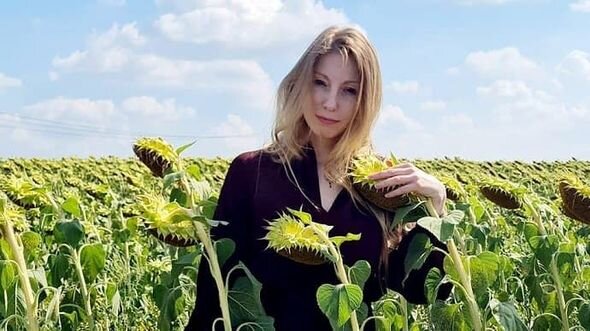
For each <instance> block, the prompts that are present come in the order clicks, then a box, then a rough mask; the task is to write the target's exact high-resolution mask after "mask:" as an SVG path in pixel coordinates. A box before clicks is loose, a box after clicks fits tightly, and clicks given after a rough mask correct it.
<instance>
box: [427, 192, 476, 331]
mask: <svg viewBox="0 0 590 331" xmlns="http://www.w3.org/2000/svg"><path fill="white" fill-rule="evenodd" d="M426 208H427V210H428V212H429V213H430V215H431V216H433V217H439V216H438V213H437V212H436V209H435V208H434V206H433V205H432V200H431V199H428V200H427V201H426ZM447 248H448V249H449V256H450V257H451V260H452V261H453V265H454V266H455V269H456V270H457V273H458V274H459V282H460V283H461V285H462V286H463V287H464V288H465V296H466V298H467V307H468V309H469V316H470V317H471V321H472V322H473V330H475V331H481V330H483V326H482V323H481V314H480V312H479V307H478V306H477V301H475V294H474V293H473V288H472V287H471V275H470V273H469V271H470V270H467V271H466V270H465V268H464V267H463V261H462V260H461V255H460V254H459V251H458V250H457V246H456V245H455V241H454V240H453V238H450V239H449V240H447Z"/></svg>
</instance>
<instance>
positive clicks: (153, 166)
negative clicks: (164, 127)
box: [133, 138, 180, 177]
mask: <svg viewBox="0 0 590 331" xmlns="http://www.w3.org/2000/svg"><path fill="white" fill-rule="evenodd" d="M133 152H134V153H135V155H137V157H138V158H139V160H140V161H141V162H142V163H143V164H145V165H146V166H147V167H148V168H149V169H150V170H151V172H152V174H154V176H156V177H164V174H165V173H166V171H167V170H168V169H170V168H173V167H174V166H176V165H177V164H178V160H179V158H180V156H179V155H178V153H177V152H176V151H175V150H174V148H173V147H172V146H171V145H170V144H168V143H167V142H166V141H164V140H163V139H162V138H140V139H138V140H137V141H136V142H135V143H134V144H133Z"/></svg>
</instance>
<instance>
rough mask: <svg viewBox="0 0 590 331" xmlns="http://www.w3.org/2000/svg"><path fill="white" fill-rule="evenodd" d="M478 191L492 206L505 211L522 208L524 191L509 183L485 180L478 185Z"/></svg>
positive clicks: (492, 179) (500, 180)
mask: <svg viewBox="0 0 590 331" xmlns="http://www.w3.org/2000/svg"><path fill="white" fill-rule="evenodd" d="M479 191H480V192H481V193H482V194H483V195H484V196H485V197H486V198H487V199H488V200H490V201H491V202H493V203H494V204H496V205H498V206H500V207H502V208H506V209H519V208H521V207H522V206H523V198H524V194H525V193H526V189H525V188H523V187H521V186H518V185H516V184H514V183H512V182H510V181H507V180H504V179H499V178H487V179H485V180H483V182H482V184H480V185H479Z"/></svg>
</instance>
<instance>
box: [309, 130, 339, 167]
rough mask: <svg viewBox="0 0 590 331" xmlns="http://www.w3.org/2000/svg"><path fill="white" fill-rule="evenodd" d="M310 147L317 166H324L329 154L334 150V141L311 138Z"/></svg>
mask: <svg viewBox="0 0 590 331" xmlns="http://www.w3.org/2000/svg"><path fill="white" fill-rule="evenodd" d="M311 145H312V146H313V149H314V150H315V157H316V161H317V163H318V165H324V164H325V163H326V162H327V160H328V156H329V155H330V152H331V151H332V149H333V148H334V145H335V141H333V140H330V139H324V138H321V137H317V136H312V137H311Z"/></svg>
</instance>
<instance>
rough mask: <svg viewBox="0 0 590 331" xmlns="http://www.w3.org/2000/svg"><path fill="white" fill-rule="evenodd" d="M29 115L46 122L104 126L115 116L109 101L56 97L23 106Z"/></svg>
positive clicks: (113, 107) (111, 103) (112, 105)
mask: <svg viewBox="0 0 590 331" xmlns="http://www.w3.org/2000/svg"><path fill="white" fill-rule="evenodd" d="M23 109H24V111H25V112H26V113H27V114H29V115H35V116H36V117H39V118H42V119H46V120H64V119H65V120H66V121H68V122H80V123H87V122H90V123H92V124H99V125H102V124H105V123H107V122H108V121H109V118H110V117H112V116H113V114H115V105H114V103H113V102H112V101H111V100H90V99H69V98H65V97H61V96H60V97H57V98H53V99H49V100H44V101H40V102H37V103H34V104H32V105H28V106H25V107H24V108H23Z"/></svg>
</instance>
